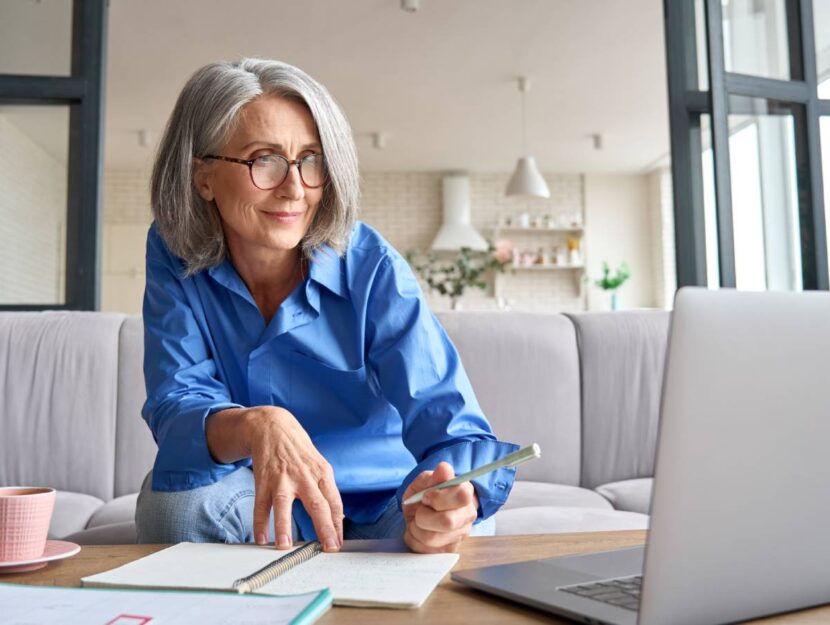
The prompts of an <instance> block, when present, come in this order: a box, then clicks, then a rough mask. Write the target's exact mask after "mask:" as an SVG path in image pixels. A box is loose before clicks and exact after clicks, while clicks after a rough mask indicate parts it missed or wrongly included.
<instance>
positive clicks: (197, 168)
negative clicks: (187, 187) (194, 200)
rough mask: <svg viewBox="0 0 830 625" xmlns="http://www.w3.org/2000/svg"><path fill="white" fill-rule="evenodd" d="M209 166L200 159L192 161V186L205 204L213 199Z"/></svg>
mask: <svg viewBox="0 0 830 625" xmlns="http://www.w3.org/2000/svg"><path fill="white" fill-rule="evenodd" d="M210 165H211V164H210V163H207V162H205V161H204V160H202V159H201V158H194V159H193V186H194V187H196V191H197V193H198V194H199V197H201V198H202V199H203V200H204V201H205V202H212V201H213V198H214V194H213V176H211V173H212V172H211V167H210Z"/></svg>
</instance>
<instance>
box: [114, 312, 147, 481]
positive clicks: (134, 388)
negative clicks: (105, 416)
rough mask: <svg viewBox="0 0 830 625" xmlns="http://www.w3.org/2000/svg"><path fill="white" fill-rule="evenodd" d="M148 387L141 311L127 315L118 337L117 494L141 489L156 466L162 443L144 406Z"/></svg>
mask: <svg viewBox="0 0 830 625" xmlns="http://www.w3.org/2000/svg"><path fill="white" fill-rule="evenodd" d="M145 399H147V392H146V390H145V387H144V323H143V322H142V321H141V316H140V315H132V316H130V317H127V318H126V319H124V323H123V324H122V325H121V333H120V336H119V341H118V412H117V421H116V422H117V428H116V431H115V434H116V435H115V496H116V497H119V496H121V495H127V494H129V493H135V492H138V491H139V490H140V489H141V482H142V481H143V480H144V476H145V475H147V472H148V471H149V470H150V469H152V468H153V462H154V461H155V458H156V451H157V450H158V447H157V446H156V442H155V441H154V440H153V435H152V433H151V432H150V428H149V427H147V423H146V422H145V421H144V419H142V418H141V407H142V406H143V405H144V400H145Z"/></svg>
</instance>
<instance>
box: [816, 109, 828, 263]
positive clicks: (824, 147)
mask: <svg viewBox="0 0 830 625" xmlns="http://www.w3.org/2000/svg"><path fill="white" fill-rule="evenodd" d="M819 128H821V168H822V172H821V178H822V180H823V181H824V223H825V228H826V231H827V249H828V256H830V117H822V118H821V119H820V121H819Z"/></svg>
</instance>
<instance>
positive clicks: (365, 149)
mask: <svg viewBox="0 0 830 625" xmlns="http://www.w3.org/2000/svg"><path fill="white" fill-rule="evenodd" d="M3 1H4V2H10V3H11V5H17V8H18V9H19V10H21V11H25V12H26V13H27V15H29V14H35V15H36V13H37V12H38V11H50V10H51V11H53V12H56V11H57V9H56V8H55V7H54V5H50V3H49V2H37V1H36V0H3ZM51 1H53V0H50V2H51ZM67 1H68V0H59V1H58V2H57V4H58V5H60V4H66V2H67ZM8 6H9V5H7V7H8ZM7 10H8V8H7ZM0 19H2V15H0ZM29 19H34V18H32V17H31V15H30V17H29ZM55 45H57V44H55ZM5 47H6V46H3V45H2V43H0V56H2V53H3V48H5ZM60 47H61V48H62V50H61V53H60V54H56V55H55V56H56V57H60V58H64V53H63V50H65V46H64V45H63V44H61V45H60ZM246 55H247V56H262V57H269V58H276V59H280V60H284V61H287V62H289V63H293V64H295V65H298V66H299V67H301V68H302V69H304V70H305V71H307V72H308V73H310V74H311V75H312V76H314V77H315V78H317V79H318V80H319V81H321V82H322V83H323V84H324V85H326V86H327V87H328V89H329V90H330V91H331V92H332V94H333V95H334V96H335V98H336V99H337V100H338V101H339V102H340V103H341V105H342V106H343V108H344V109H345V111H346V114H347V116H348V118H349V120H350V121H351V124H352V127H353V130H354V132H355V135H356V140H357V144H358V148H359V150H360V160H361V166H362V168H363V169H364V170H366V171H381V170H386V171H410V170H433V171H434V170H451V169H452V170H456V169H466V170H470V171H482V172H489V171H509V170H511V169H512V167H513V165H514V163H515V159H516V158H517V157H518V156H519V152H520V150H521V135H520V132H521V117H520V111H521V109H520V103H521V100H520V96H519V92H518V89H517V86H516V82H515V78H516V77H517V76H519V75H522V74H524V75H528V76H530V77H531V79H532V81H533V85H532V89H531V91H530V92H529V94H528V100H527V112H528V134H529V139H528V144H529V151H530V152H531V153H532V154H534V155H535V156H536V158H537V160H538V162H539V165H540V167H541V168H542V169H543V170H544V171H562V172H577V171H587V172H596V171H643V170H645V169H647V168H649V167H650V166H652V165H653V164H654V163H656V162H658V161H660V160H661V159H663V158H664V157H665V156H666V154H667V153H668V151H669V139H668V113H667V96H666V76H665V73H666V72H665V53H664V47H663V22H662V1H661V0H421V8H420V10H419V11H418V12H416V13H406V12H404V11H402V10H401V9H400V0H299V1H298V0H294V1H287V0H239V1H236V2H228V1H227V0H112V2H111V5H110V19H109V38H108V63H107V102H106V116H107V117H106V165H107V166H108V167H144V166H146V165H147V164H148V163H149V162H150V161H151V160H152V145H151V146H150V147H141V146H140V145H139V143H138V131H139V130H140V129H146V130H149V131H150V132H151V139H152V143H153V144H154V143H155V141H157V140H158V137H159V134H160V133H161V131H162V129H163V126H164V123H165V121H166V119H167V116H168V115H169V113H170V111H171V109H172V107H173V103H174V101H175V98H176V95H177V94H178V91H179V90H180V89H181V87H182V85H183V84H184V82H185V81H186V80H187V78H188V76H189V75H190V74H191V73H192V72H193V71H194V70H195V69H196V68H198V67H199V66H201V65H203V64H205V63H208V62H211V61H215V60H221V59H234V58H238V57H240V56H246ZM54 62H55V63H56V62H57V59H55V60H54ZM64 63H65V61H64ZM6 64H7V63H3V65H6ZM0 112H2V111H0ZM379 131H380V132H384V133H385V134H386V135H387V145H386V148H385V149H383V150H378V149H375V148H373V147H372V140H371V134H372V133H374V132H379ZM594 133H601V134H602V135H603V149H602V150H601V151H598V150H595V149H594V147H593V142H592V139H591V135H592V134H594Z"/></svg>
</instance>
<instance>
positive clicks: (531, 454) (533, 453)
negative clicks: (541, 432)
mask: <svg viewBox="0 0 830 625" xmlns="http://www.w3.org/2000/svg"><path fill="white" fill-rule="evenodd" d="M541 455H542V449H541V448H540V447H539V445H537V444H536V443H533V444H532V445H530V446H529V447H525V448H524V449H520V450H519V451H514V452H513V453H512V454H507V455H506V456H505V457H504V458H502V459H501V460H496V461H495V462H490V463H489V464H485V465H482V466H480V467H478V468H477V469H473V470H472V471H468V472H467V473H463V474H461V475H458V476H456V477H454V478H452V479H450V480H447V481H446V482H441V483H440V484H436V485H435V486H430V487H429V488H425V489H424V490H422V491H419V492H417V493H415V494H414V495H412V496H411V497H409V498H408V499H405V500H404V503H405V504H410V503H418V502H419V501H421V499H423V497H424V495H425V494H426V493H428V492H430V491H433V490H441V489H443V488H449V487H450V486H455V485H457V484H463V483H464V482H469V481H470V480H473V479H475V478H477V477H479V476H482V475H484V474H485V473H490V471H495V470H496V469H501V468H502V467H515V466H516V465H517V464H521V463H522V462H527V461H528V460H532V459H533V458H538V457H540V456H541Z"/></svg>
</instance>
